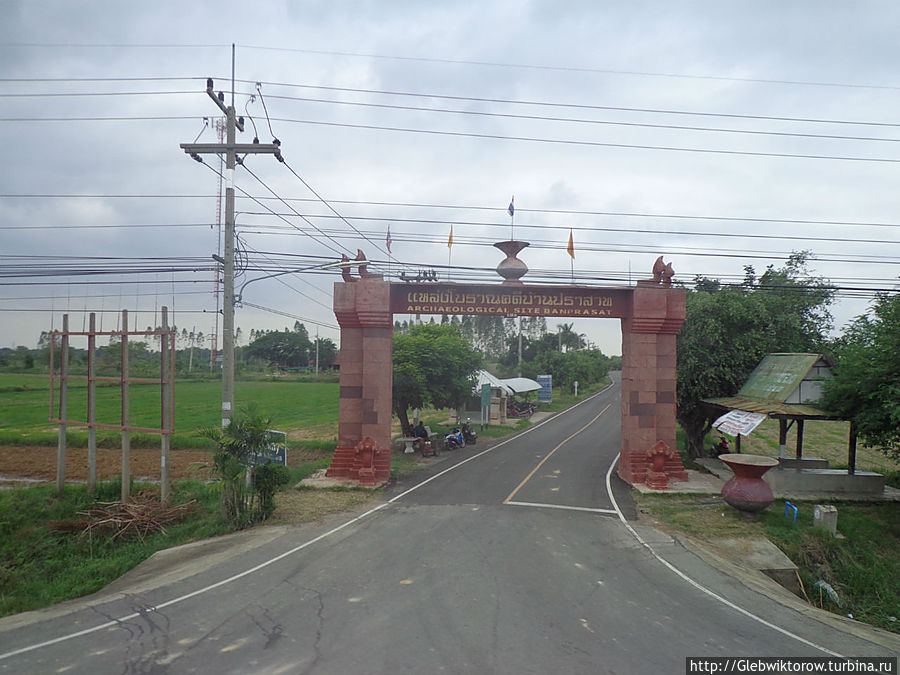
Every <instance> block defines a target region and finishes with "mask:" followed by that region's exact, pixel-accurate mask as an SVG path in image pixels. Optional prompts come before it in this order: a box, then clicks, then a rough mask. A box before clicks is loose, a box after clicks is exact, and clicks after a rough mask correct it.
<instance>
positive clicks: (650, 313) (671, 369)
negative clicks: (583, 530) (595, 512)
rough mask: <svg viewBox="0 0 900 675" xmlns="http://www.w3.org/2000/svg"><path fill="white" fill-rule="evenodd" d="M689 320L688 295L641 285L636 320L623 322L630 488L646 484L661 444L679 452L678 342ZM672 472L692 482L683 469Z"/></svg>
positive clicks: (623, 469)
mask: <svg viewBox="0 0 900 675" xmlns="http://www.w3.org/2000/svg"><path fill="white" fill-rule="evenodd" d="M684 317H685V291H684V289H681V288H666V287H663V286H661V285H659V284H656V283H653V282H638V285H637V287H636V288H635V289H634V293H633V295H632V309H631V315H630V316H629V317H627V318H623V319H622V451H621V454H620V456H619V475H620V476H621V477H622V478H624V479H625V480H627V481H628V482H629V483H643V482H644V481H645V480H646V476H647V470H648V462H649V457H648V455H647V452H648V451H649V450H650V449H651V448H652V447H653V446H654V445H655V444H656V443H657V442H658V441H663V442H664V443H665V444H666V445H668V446H669V447H670V448H672V449H673V450H674V449H675V378H676V374H675V373H676V352H675V340H676V337H677V335H678V331H679V330H680V329H681V324H682V323H683V322H684ZM678 464H679V465H680V461H678ZM670 468H671V469H672V473H673V474H674V477H679V478H683V479H685V480H686V479H687V475H686V474H685V473H684V469H683V467H681V469H680V471H679V470H678V469H677V467H674V466H673V467H668V466H667V471H666V473H670V472H669V470H668V469H670Z"/></svg>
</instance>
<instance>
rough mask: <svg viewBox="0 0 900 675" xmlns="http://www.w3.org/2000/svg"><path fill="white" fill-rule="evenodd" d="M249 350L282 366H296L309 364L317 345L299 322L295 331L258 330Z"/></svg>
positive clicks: (254, 354)
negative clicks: (311, 340)
mask: <svg viewBox="0 0 900 675" xmlns="http://www.w3.org/2000/svg"><path fill="white" fill-rule="evenodd" d="M320 347H321V345H320ZM247 352H248V353H249V354H250V355H251V356H255V357H257V358H260V359H263V360H264V361H267V362H268V363H271V364H273V365H275V366H278V367H280V368H296V367H300V366H308V365H309V358H310V354H315V347H314V346H313V343H312V342H310V340H309V334H308V333H307V332H306V327H305V326H303V324H300V323H297V324H295V325H294V330H293V331H289V330H287V329H285V330H283V331H266V332H256V333H255V337H254V339H253V341H252V342H251V343H250V344H249V345H247ZM320 356H321V354H320Z"/></svg>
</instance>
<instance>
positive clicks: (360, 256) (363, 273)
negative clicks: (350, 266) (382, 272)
mask: <svg viewBox="0 0 900 675" xmlns="http://www.w3.org/2000/svg"><path fill="white" fill-rule="evenodd" d="M356 259H357V260H364V261H365V264H362V265H360V266H359V276H360V277H368V276H371V275H370V274H369V271H368V270H367V269H366V267H367V265H368V262H369V261H368V260H366V256H365V255H364V254H363V252H362V249H359V248H358V249H356Z"/></svg>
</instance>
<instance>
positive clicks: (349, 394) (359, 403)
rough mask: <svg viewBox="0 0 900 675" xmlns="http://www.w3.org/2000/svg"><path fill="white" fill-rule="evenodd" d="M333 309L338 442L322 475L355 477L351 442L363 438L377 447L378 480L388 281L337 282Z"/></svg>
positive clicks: (385, 422) (388, 339) (383, 446)
mask: <svg viewBox="0 0 900 675" xmlns="http://www.w3.org/2000/svg"><path fill="white" fill-rule="evenodd" d="M334 314H335V316H336V317H337V320H338V324H339V325H340V327H341V358H340V365H341V379H340V401H339V413H338V445H337V448H336V449H335V452H334V458H333V459H332V461H331V466H330V467H328V471H327V472H326V475H328V476H330V477H335V478H351V479H353V480H359V479H360V475H359V469H360V466H359V457H358V455H357V453H356V446H357V444H358V443H359V442H360V441H361V440H362V439H364V438H366V437H368V438H371V439H372V440H374V441H375V445H376V447H377V449H378V451H379V452H377V453H376V455H375V477H374V482H375V483H380V482H383V481H386V480H387V479H388V478H389V477H390V472H391V402H392V391H391V388H392V382H393V367H392V353H393V316H392V315H391V310H390V283H388V282H386V281H383V280H382V279H381V277H362V278H360V279H359V280H357V281H353V282H338V283H336V284H335V285H334ZM366 482H368V483H369V484H371V481H366Z"/></svg>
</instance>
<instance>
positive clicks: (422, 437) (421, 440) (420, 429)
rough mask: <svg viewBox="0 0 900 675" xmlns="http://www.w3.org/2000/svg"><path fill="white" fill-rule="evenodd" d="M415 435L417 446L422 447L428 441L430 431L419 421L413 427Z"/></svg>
mask: <svg viewBox="0 0 900 675" xmlns="http://www.w3.org/2000/svg"><path fill="white" fill-rule="evenodd" d="M413 436H415V437H416V439H417V440H416V446H417V447H422V445H424V444H425V443H427V442H428V431H427V430H426V429H425V425H424V424H422V422H421V421H419V423H418V424H416V426H415V427H413Z"/></svg>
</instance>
